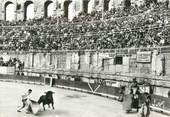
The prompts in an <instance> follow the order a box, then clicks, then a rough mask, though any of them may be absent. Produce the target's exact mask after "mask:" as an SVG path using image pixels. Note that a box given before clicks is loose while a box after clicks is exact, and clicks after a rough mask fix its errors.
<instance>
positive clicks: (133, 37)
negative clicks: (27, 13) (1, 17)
mask: <svg viewBox="0 0 170 117" xmlns="http://www.w3.org/2000/svg"><path fill="white" fill-rule="evenodd" d="M168 4H169V3H166V2H164V3H153V4H151V5H150V6H147V5H145V6H136V5H131V6H129V7H127V8H117V9H112V10H111V11H106V12H104V14H103V12H101V11H94V12H93V13H91V14H84V13H81V14H79V16H77V17H76V18H74V19H73V21H71V22H69V21H68V20H67V19H66V18H65V17H50V18H40V19H33V20H30V21H14V22H7V21H0V38H1V42H0V43H1V44H2V45H3V47H1V49H5V50H16V51H21V50H42V49H47V50H78V49H114V48H135V47H158V46H166V45H170V8H168Z"/></svg>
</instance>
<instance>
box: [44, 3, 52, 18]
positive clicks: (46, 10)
mask: <svg viewBox="0 0 170 117" xmlns="http://www.w3.org/2000/svg"><path fill="white" fill-rule="evenodd" d="M50 5H53V1H51V0H48V1H46V2H45V3H44V17H48V16H49V12H50V11H49V9H48V8H49V6H50ZM51 12H52V11H51Z"/></svg>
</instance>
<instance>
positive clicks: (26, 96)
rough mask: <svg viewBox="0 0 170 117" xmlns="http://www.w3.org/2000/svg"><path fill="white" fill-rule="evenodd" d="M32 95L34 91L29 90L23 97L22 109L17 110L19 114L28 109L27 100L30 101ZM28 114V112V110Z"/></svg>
mask: <svg viewBox="0 0 170 117" xmlns="http://www.w3.org/2000/svg"><path fill="white" fill-rule="evenodd" d="M31 93H32V89H28V92H26V93H25V94H24V95H22V96H21V97H22V107H21V108H19V109H18V110H17V112H21V110H22V109H23V108H25V107H26V105H27V99H29V96H30V95H31ZM27 112H28V109H27Z"/></svg>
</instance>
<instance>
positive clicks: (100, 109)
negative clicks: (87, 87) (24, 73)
mask: <svg viewBox="0 0 170 117" xmlns="http://www.w3.org/2000/svg"><path fill="white" fill-rule="evenodd" d="M29 88H31V89H32V90H33V92H32V94H33V96H35V100H38V98H39V97H40V96H41V95H42V94H43V93H44V92H45V91H47V90H52V91H54V92H55V94H54V100H55V110H52V109H49V108H48V107H46V108H47V110H46V111H43V112H41V113H40V114H39V115H37V116H39V117H139V114H136V113H131V114H126V113H125V112H123V110H122V105H121V103H120V102H117V101H115V100H111V99H107V98H103V97H100V96H95V95H90V94H86V93H80V92H75V91H69V90H64V89H58V88H51V87H48V86H37V85H29V84H19V83H10V82H0V117H32V116H35V115H32V114H25V112H21V113H18V112H17V111H16V110H17V107H18V106H20V105H21V102H20V95H21V94H23V93H25V92H26V91H27V89H29ZM150 117H167V116H166V115H162V114H159V113H156V112H151V116H150Z"/></svg>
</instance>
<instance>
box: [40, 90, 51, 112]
mask: <svg viewBox="0 0 170 117" xmlns="http://www.w3.org/2000/svg"><path fill="white" fill-rule="evenodd" d="M53 94H54V92H52V91H47V92H45V95H42V96H41V97H40V98H39V100H38V103H39V104H41V103H42V104H43V108H44V111H45V105H46V104H48V107H49V108H50V104H51V106H52V108H53V109H54V100H53Z"/></svg>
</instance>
